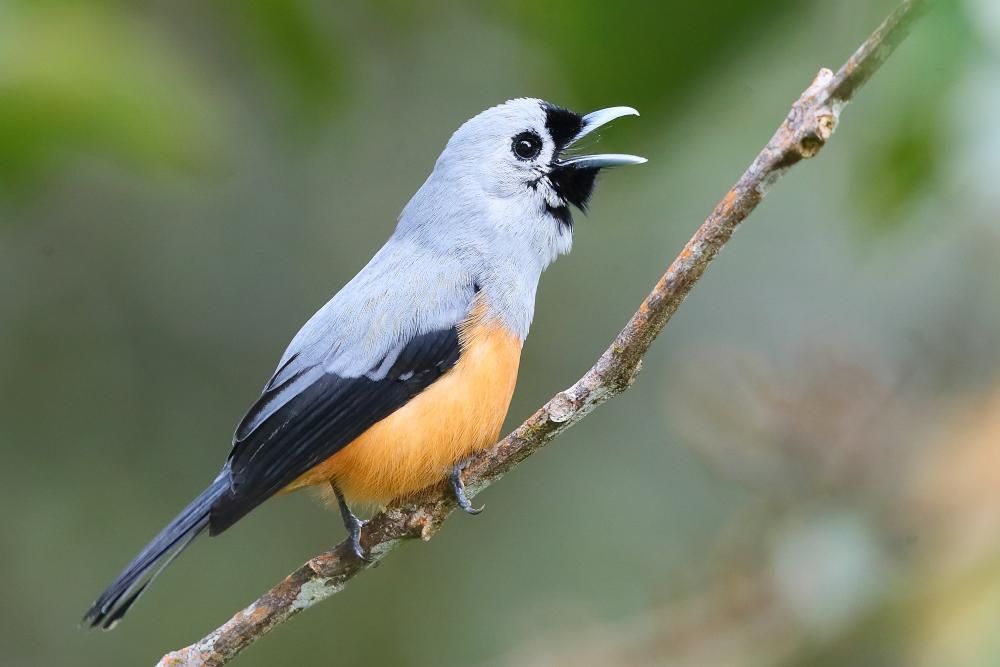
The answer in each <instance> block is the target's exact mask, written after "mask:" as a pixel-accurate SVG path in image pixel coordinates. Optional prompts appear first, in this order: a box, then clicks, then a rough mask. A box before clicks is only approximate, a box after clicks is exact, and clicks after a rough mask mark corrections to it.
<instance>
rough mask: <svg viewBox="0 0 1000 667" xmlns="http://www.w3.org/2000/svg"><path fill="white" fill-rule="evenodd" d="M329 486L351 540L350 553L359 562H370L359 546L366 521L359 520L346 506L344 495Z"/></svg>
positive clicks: (334, 485) (335, 486)
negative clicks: (352, 553)
mask: <svg viewBox="0 0 1000 667" xmlns="http://www.w3.org/2000/svg"><path fill="white" fill-rule="evenodd" d="M330 486H332V487H333V494H334V495H335V496H336V497H337V505H338V506H339V507H340V518H341V519H343V521H344V528H346V529H347V532H348V534H350V540H351V551H352V552H354V555H355V556H357V557H358V559H359V560H362V561H364V562H365V563H370V562H372V559H371V558H370V557H368V556H367V555H366V554H365V550H364V548H363V547H362V546H361V529H362V528H363V527H364V525H365V524H366V523H368V521H367V520H364V519H359V518H358V517H357V516H356V515H355V514H354V512H352V511H351V508H350V507H348V505H347V499H345V498H344V494H343V493H341V492H340V489H339V488H337V485H336V484H333V483H332V482H331V484H330Z"/></svg>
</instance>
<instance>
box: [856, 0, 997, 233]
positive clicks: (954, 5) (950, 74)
mask: <svg viewBox="0 0 1000 667" xmlns="http://www.w3.org/2000/svg"><path fill="white" fill-rule="evenodd" d="M969 21H970V18H969V16H968V15H967V12H966V10H965V8H964V7H963V6H962V5H961V3H959V2H957V1H956V0H948V1H946V2H943V3H941V4H940V6H939V7H937V8H936V10H935V12H934V13H933V15H932V16H931V17H930V19H929V20H927V21H926V24H925V26H924V28H923V29H924V30H926V31H927V33H928V34H929V39H931V40H932V41H933V43H934V44H936V45H937V48H934V49H913V50H910V51H908V52H906V53H905V54H904V55H903V56H902V58H901V60H903V64H901V65H900V66H901V67H906V69H907V70H908V71H910V72H911V75H910V76H909V77H907V78H905V79H903V80H902V81H900V82H898V83H897V85H896V86H894V87H893V88H892V89H891V91H882V95H881V98H882V103H881V107H882V109H881V110H882V113H883V114H884V115H885V117H886V118H887V119H890V120H891V121H892V122H890V123H887V124H886V125H885V126H883V127H882V128H880V129H881V131H880V132H878V133H875V132H873V133H872V134H871V136H872V141H871V144H870V146H869V147H868V150H866V151H862V152H859V153H858V154H857V155H856V156H854V160H855V162H856V166H855V169H854V170H853V172H852V173H853V186H854V189H855V191H856V193H857V201H858V204H859V205H860V207H861V214H862V215H861V216H860V217H859V218H858V219H859V221H862V222H863V223H864V225H865V229H864V230H862V231H864V232H869V231H875V232H879V233H887V232H893V231H899V230H900V228H901V227H903V226H905V225H906V224H907V223H908V222H912V220H913V216H912V215H910V213H912V206H913V204H914V203H915V202H918V201H920V200H921V199H922V198H923V197H925V196H926V195H928V194H930V193H932V192H933V191H934V190H936V189H938V188H940V187H941V185H942V183H941V180H942V178H943V177H944V172H943V170H942V165H944V164H947V162H948V160H949V159H950V157H951V156H950V147H951V145H952V140H953V137H951V136H949V133H948V131H947V129H946V128H947V117H948V115H949V114H950V113H951V107H950V100H951V97H950V95H951V94H952V93H953V92H954V90H955V87H956V85H957V84H958V82H959V81H960V80H961V75H962V72H963V71H964V70H965V69H966V67H967V66H968V65H969V63H970V60H971V59H972V58H973V56H975V55H976V54H980V55H981V52H982V49H981V47H980V46H979V45H977V40H976V35H975V32H974V30H973V27H972V26H971V25H970V23H969Z"/></svg>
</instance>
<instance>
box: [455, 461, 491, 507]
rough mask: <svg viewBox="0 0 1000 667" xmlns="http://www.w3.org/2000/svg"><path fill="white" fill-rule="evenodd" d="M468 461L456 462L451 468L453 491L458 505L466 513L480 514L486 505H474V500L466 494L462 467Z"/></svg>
mask: <svg viewBox="0 0 1000 667" xmlns="http://www.w3.org/2000/svg"><path fill="white" fill-rule="evenodd" d="M466 463H468V461H463V462H462V463H457V464H455V467H454V468H452V469H451V477H450V478H449V480H450V481H451V492H452V494H453V495H454V496H455V501H456V502H457V503H458V506H459V507H461V508H462V511H464V512H465V513H466V514H479V513H480V512H482V511H483V509H484V508H485V505H483V506H480V507H473V506H472V502H471V501H470V500H469V497H468V496H467V495H465V482H463V481H462V468H463V467H465V464H466Z"/></svg>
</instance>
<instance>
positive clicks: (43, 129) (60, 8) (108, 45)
mask: <svg viewBox="0 0 1000 667" xmlns="http://www.w3.org/2000/svg"><path fill="white" fill-rule="evenodd" d="M211 97H212V95H211V92H210V90H209V88H208V86H207V85H206V82H205V81H204V80H203V79H202V78H201V77H200V76H199V75H198V72H197V71H196V70H195V69H193V68H192V67H191V64H190V63H189V62H186V61H185V59H184V58H182V57H181V56H180V54H179V53H178V52H177V50H175V49H172V48H170V47H169V46H168V45H167V44H166V43H165V42H164V40H163V39H162V37H161V36H160V35H158V34H157V33H156V31H155V30H151V29H150V28H149V26H148V25H147V24H145V23H143V22H141V21H135V20H131V19H130V18H129V16H128V15H127V13H126V12H124V11H122V10H121V9H119V8H116V6H115V5H112V4H107V3H88V4H81V3H76V2H33V1H31V0H20V1H18V0H5V1H4V2H2V3H0V190H3V191H5V192H7V193H8V194H9V193H10V191H11V190H12V189H13V188H16V187H18V186H22V185H24V184H26V183H29V182H31V181H33V180H34V179H37V178H39V177H41V176H45V175H48V174H50V173H51V172H52V170H54V169H57V168H59V167H61V166H63V165H64V164H65V161H66V158H69V157H71V156H72V155H73V154H74V153H77V152H93V153H97V154H105V155H108V156H113V157H115V158H118V159H121V160H123V161H124V162H126V163H129V164H132V165H135V166H140V167H152V168H160V167H179V166H191V165H193V164H195V163H198V162H200V161H202V160H204V159H205V158H206V157H208V155H209V154H210V152H211V148H210V146H211V144H212V138H213V135H214V133H215V130H216V128H217V126H218V122H219V119H218V117H217V115H216V114H215V113H214V107H213V104H212V102H211Z"/></svg>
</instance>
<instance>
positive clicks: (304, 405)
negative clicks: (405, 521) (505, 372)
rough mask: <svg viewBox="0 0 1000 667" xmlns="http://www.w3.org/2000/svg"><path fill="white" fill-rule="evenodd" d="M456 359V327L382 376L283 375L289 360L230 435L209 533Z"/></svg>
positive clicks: (318, 371)
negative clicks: (223, 486) (225, 482)
mask: <svg viewBox="0 0 1000 667" xmlns="http://www.w3.org/2000/svg"><path fill="white" fill-rule="evenodd" d="M396 353H397V350H393V351H392V354H396ZM460 354H461V345H460V342H459V334H458V327H457V325H456V326H452V327H451V328H447V329H439V330H436V331H430V332H427V333H424V334H420V335H417V336H414V337H413V338H412V339H410V340H409V341H408V342H407V343H405V344H404V345H403V346H402V347H401V349H398V354H396V357H395V360H394V361H393V362H392V365H391V366H390V367H389V369H388V371H386V372H385V373H384V375H383V376H382V377H377V376H376V375H375V374H374V373H372V374H369V375H362V376H360V377H350V378H347V377H341V376H339V375H337V374H335V373H332V372H329V371H327V370H326V369H325V368H324V366H323V365H322V364H316V365H313V366H308V367H301V364H299V368H297V369H296V370H294V371H290V369H291V367H292V364H293V362H295V361H296V359H295V357H294V356H293V357H291V358H289V359H288V360H287V361H286V362H285V363H283V364H282V366H281V367H279V369H278V370H277V371H276V373H275V375H274V378H272V380H271V382H270V383H268V385H267V387H266V388H265V390H264V393H263V394H262V395H261V397H260V399H259V400H258V401H257V403H256V404H255V405H254V406H253V407H251V408H250V411H249V412H248V413H247V415H246V417H244V419H243V421H242V422H241V423H240V425H239V426H238V427H237V429H236V435H235V437H234V440H233V449H232V452H231V453H230V455H229V461H228V463H227V467H228V468H229V472H230V479H231V484H230V489H229V491H228V492H227V493H225V494H224V495H222V496H221V497H220V498H219V499H218V500H217V501H216V502H215V504H214V505H213V506H212V511H211V516H210V523H209V529H210V532H211V533H212V534H218V533H220V532H222V531H223V530H225V529H226V528H228V527H229V526H231V525H232V524H233V523H235V522H236V521H238V520H239V519H240V518H242V517H243V516H244V515H246V514H247V513H248V512H249V511H250V510H252V509H253V508H255V507H256V506H257V505H259V504H260V503H262V502H264V501H265V500H266V499H267V498H269V497H271V496H272V495H274V494H275V493H277V492H278V491H280V490H281V489H282V488H284V487H285V486H287V485H288V484H290V483H291V482H293V481H294V480H295V479H297V478H298V477H299V476H300V475H302V474H303V473H305V472H306V471H308V470H309V469H311V468H312V467H314V466H316V465H317V464H319V463H321V462H322V461H325V460H326V459H328V458H329V457H330V456H333V455H334V454H335V453H337V452H338V451H339V450H341V449H342V448H343V447H345V446H347V445H348V444H349V443H351V442H352V441H353V440H354V439H356V438H357V437H358V436H359V435H361V434H362V433H364V432H365V431H366V430H368V429H369V428H370V427H371V426H372V425H374V424H375V423H377V422H379V421H381V420H382V419H384V418H385V417H388V416H389V415H390V414H392V413H393V412H395V411H396V410H398V409H399V408H400V407H402V406H403V405H405V404H406V403H407V402H408V401H409V400H410V399H411V398H413V397H414V396H416V395H417V394H419V393H420V392H422V391H423V390H424V389H426V388H427V387H429V386H430V385H431V384H433V383H434V382H435V381H436V380H437V379H438V378H440V377H441V376H442V375H443V374H444V373H446V372H447V371H448V370H449V369H450V368H452V367H453V366H454V365H455V364H456V363H457V362H458V358H459V356H460ZM298 361H301V360H298ZM381 365H382V364H381V363H380V364H377V365H376V369H377V368H378V367H379V366H381Z"/></svg>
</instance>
